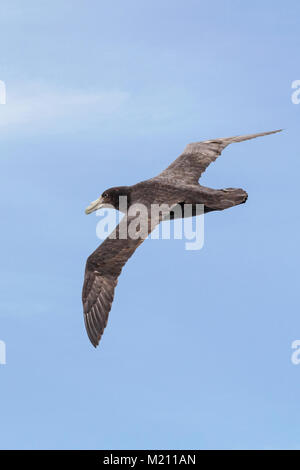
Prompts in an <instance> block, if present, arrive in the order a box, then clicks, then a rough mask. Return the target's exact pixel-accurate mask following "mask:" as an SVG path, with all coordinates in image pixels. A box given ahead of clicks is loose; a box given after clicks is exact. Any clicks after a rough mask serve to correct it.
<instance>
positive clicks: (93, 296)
mask: <svg viewBox="0 0 300 470" xmlns="http://www.w3.org/2000/svg"><path fill="white" fill-rule="evenodd" d="M281 130H282V129H280V130H276V131H271V132H263V133H259V134H250V135H244V136H237V137H228V138H221V139H213V140H206V141H203V142H196V143H191V144H188V145H187V146H186V148H185V149H184V151H183V153H182V154H181V155H180V156H179V157H178V158H177V159H176V160H175V161H174V162H173V163H171V165H169V166H168V167H167V168H166V169H165V170H164V171H163V172H162V173H160V174H159V175H157V176H155V177H154V178H151V179H149V180H146V181H142V182H140V183H138V184H135V185H133V186H120V187H114V188H110V189H107V190H106V191H104V192H103V194H102V195H101V196H100V197H99V198H98V199H97V200H96V201H94V202H92V203H91V204H90V205H89V206H88V207H87V209H86V211H85V212H86V213H87V214H90V213H91V212H93V211H96V210H98V209H100V208H102V207H107V206H109V207H114V208H115V209H117V210H121V211H123V212H125V213H126V210H127V211H128V210H129V209H130V207H132V206H133V205H134V204H143V205H144V206H146V207H147V208H149V209H150V208H151V205H152V204H159V205H161V204H167V205H168V206H169V207H170V208H171V209H170V211H169V217H170V218H172V214H173V210H174V207H176V206H178V205H179V206H184V204H191V205H192V208H193V213H192V215H197V207H198V206H197V204H198V205H199V204H203V205H204V213H206V212H211V211H219V210H223V209H228V208H229V207H233V206H236V205H238V204H243V203H244V202H246V200H247V197H248V195H247V193H246V191H244V190H243V189H236V188H226V189H211V188H207V187H205V186H202V185H200V184H199V183H198V181H199V178H200V176H201V175H202V173H203V172H204V171H205V170H206V168H207V167H208V166H209V165H210V164H211V163H212V162H214V161H215V160H216V159H217V157H218V156H219V155H221V152H222V150H224V149H225V147H227V145H229V144H231V143H233V142H243V141H244V140H249V139H254V138H255V137H260V136H264V135H269V134H275V133H276V132H280V131H281ZM121 197H123V198H124V197H125V198H126V207H125V210H124V208H122V207H120V200H121ZM202 207H203V206H202ZM166 215H168V214H164V217H165V216H166ZM161 220H163V216H161V217H160V218H159V219H157V220H154V221H153V220H151V217H149V218H148V220H146V230H145V233H144V234H143V236H139V237H124V236H121V235H122V233H124V230H125V233H126V230H127V228H128V226H129V224H130V222H131V221H132V217H130V215H128V216H125V217H123V219H122V220H121V222H120V224H119V225H118V226H117V227H116V228H115V230H114V231H113V232H112V234H111V235H109V236H108V237H107V238H106V240H104V242H103V243H102V244H101V245H100V246H99V247H98V248H97V249H96V250H95V251H94V252H93V253H92V254H91V255H90V256H89V257H88V259H87V262H86V268H85V276H84V284H83V291H82V302H83V311H84V321H85V327H86V331H87V334H88V337H89V339H90V341H91V343H92V344H93V346H95V347H96V346H97V345H98V344H99V341H100V339H101V336H102V334H103V331H104V328H105V327H106V324H107V319H108V314H109V312H110V310H111V306H112V302H113V298H114V291H115V287H116V285H117V282H118V277H119V275H120V273H121V270H122V268H123V266H124V265H125V263H126V262H127V260H128V259H129V258H130V257H131V256H132V255H133V253H134V252H135V250H136V249H137V247H138V246H139V245H140V244H141V243H142V242H143V241H144V239H145V238H146V237H147V236H148V235H149V233H150V232H151V231H152V230H153V229H154V228H155V226H156V225H157V224H158V223H159V222H160V221H161Z"/></svg>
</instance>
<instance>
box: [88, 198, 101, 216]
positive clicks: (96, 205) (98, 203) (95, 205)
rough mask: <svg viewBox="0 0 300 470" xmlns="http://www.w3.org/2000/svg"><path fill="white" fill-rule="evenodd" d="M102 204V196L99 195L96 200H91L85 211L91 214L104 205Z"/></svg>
mask: <svg viewBox="0 0 300 470" xmlns="http://www.w3.org/2000/svg"><path fill="white" fill-rule="evenodd" d="M104 205H105V204H104V200H103V197H102V196H100V197H99V198H98V199H96V201H93V202H91V204H90V205H89V206H88V207H87V208H86V209H85V213H86V214H91V213H92V212H94V211H96V210H98V209H101V207H104Z"/></svg>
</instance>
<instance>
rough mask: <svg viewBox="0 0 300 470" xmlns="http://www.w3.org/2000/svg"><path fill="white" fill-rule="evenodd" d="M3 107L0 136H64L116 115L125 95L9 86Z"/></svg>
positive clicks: (125, 98) (113, 92)
mask: <svg viewBox="0 0 300 470" xmlns="http://www.w3.org/2000/svg"><path fill="white" fill-rule="evenodd" d="M6 89H7V96H6V104H5V105H1V106H0V134H2V135H3V133H4V134H7V133H9V134H10V133H11V131H13V132H14V133H15V132H19V131H22V130H23V131H24V132H25V133H27V132H30V133H35V132H40V131H43V130H47V131H50V132H55V133H56V132H61V131H62V132H66V131H68V130H74V129H78V128H80V127H81V126H84V125H85V124H86V123H87V121H89V122H93V120H94V121H95V122H97V123H98V122H99V121H103V120H107V119H108V117H110V116H112V115H114V114H115V113H117V112H118V111H120V110H121V109H122V107H123V105H124V104H125V103H126V102H127V101H128V99H129V93H127V92H124V91H120V90H105V91H102V90H101V91H87V90H74V89H73V90H72V89H58V88H57V87H50V86H45V85H43V84H40V83H30V84H24V85H22V86H17V87H14V86H10V85H9V84H7V83H6Z"/></svg>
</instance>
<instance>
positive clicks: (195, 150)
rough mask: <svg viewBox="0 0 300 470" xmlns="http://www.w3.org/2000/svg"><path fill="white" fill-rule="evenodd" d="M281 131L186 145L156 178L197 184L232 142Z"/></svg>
mask: <svg viewBox="0 0 300 470" xmlns="http://www.w3.org/2000/svg"><path fill="white" fill-rule="evenodd" d="M281 130H282V129H279V130H276V131H271V132H263V133H260V134H249V135H243V136H236V137H227V138H223V139H214V140H205V141H203V142H195V143H193V144H188V145H187V146H186V148H185V149H184V152H183V153H182V154H181V155H180V156H179V157H178V158H177V159H176V160H175V161H174V162H173V163H171V165H169V166H168V168H166V169H165V170H164V171H163V172H162V173H160V174H159V175H158V178H164V179H167V180H174V179H175V180H176V181H177V182H182V183H184V184H197V183H198V180H199V178H200V176H201V175H202V173H203V172H204V171H205V170H206V168H207V167H208V166H209V165H210V164H211V163H212V162H214V161H215V160H216V159H217V158H218V156H219V155H221V152H222V150H224V148H225V147H227V145H229V144H231V143H233V142H243V141H244V140H249V139H254V138H255V137H261V136H264V135H269V134H275V133H276V132H280V131H281Z"/></svg>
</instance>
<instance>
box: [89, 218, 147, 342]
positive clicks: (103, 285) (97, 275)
mask: <svg viewBox="0 0 300 470" xmlns="http://www.w3.org/2000/svg"><path fill="white" fill-rule="evenodd" d="M132 220H133V218H127V217H124V218H123V219H122V220H121V222H120V224H119V225H118V226H117V227H116V229H115V230H114V231H113V232H112V233H111V234H110V235H109V237H108V238H106V239H105V240H104V242H103V243H102V244H101V245H100V246H99V247H98V248H97V249H96V250H95V251H94V252H93V253H92V254H91V255H90V256H89V258H88V259H87V263H86V268H85V276H84V284H83V290H82V302H83V311H84V321H85V327H86V331H87V334H88V337H89V339H90V340H91V342H92V344H93V345H94V346H95V347H96V346H97V345H98V344H99V341H100V338H101V336H102V334H103V331H104V328H105V327H106V324H107V319H108V314H109V312H110V309H111V305H112V302H113V299H114V291H115V287H116V285H117V282H118V276H119V275H120V273H121V270H122V268H123V266H124V264H125V263H126V261H127V260H128V259H129V258H130V257H131V256H132V255H133V253H134V252H135V250H136V249H137V247H138V246H139V245H140V244H141V243H142V242H143V241H144V239H145V238H146V237H147V235H148V234H149V233H150V231H151V228H150V222H149V221H147V223H145V224H144V230H140V233H139V234H138V235H139V236H138V238H136V239H134V238H130V236H128V234H127V229H128V227H129V224H130V222H131V221H132ZM152 228H154V227H152ZM126 234H127V235H126ZM125 237H126V238H125Z"/></svg>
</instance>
